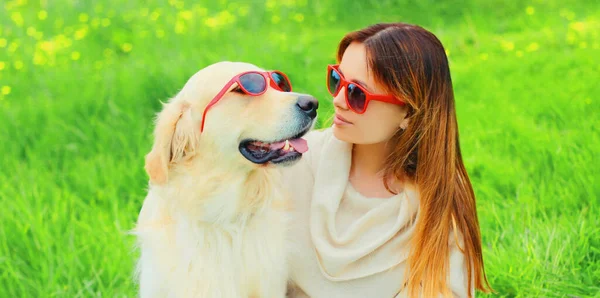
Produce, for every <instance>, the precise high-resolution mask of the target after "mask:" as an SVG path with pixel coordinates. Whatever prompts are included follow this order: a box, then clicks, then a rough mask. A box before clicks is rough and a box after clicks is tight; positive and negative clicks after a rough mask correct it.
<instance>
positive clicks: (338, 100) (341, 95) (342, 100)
mask: <svg viewBox="0 0 600 298" xmlns="http://www.w3.org/2000/svg"><path fill="white" fill-rule="evenodd" d="M333 105H334V106H335V107H337V108H339V109H342V110H347V109H348V105H347V104H346V87H342V88H341V89H340V91H339V92H338V94H337V95H336V96H335V97H334V98H333Z"/></svg>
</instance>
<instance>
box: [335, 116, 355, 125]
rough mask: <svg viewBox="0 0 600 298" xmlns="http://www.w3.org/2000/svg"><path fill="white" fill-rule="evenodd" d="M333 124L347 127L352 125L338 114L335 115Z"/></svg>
mask: <svg viewBox="0 0 600 298" xmlns="http://www.w3.org/2000/svg"><path fill="white" fill-rule="evenodd" d="M333 123H334V124H335V125H349V124H352V122H350V121H348V120H346V119H345V118H344V117H342V116H341V115H340V114H337V113H336V114H335V117H334V118H333Z"/></svg>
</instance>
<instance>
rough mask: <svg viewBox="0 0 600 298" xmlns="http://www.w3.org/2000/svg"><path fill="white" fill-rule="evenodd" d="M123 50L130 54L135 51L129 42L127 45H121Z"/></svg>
mask: <svg viewBox="0 0 600 298" xmlns="http://www.w3.org/2000/svg"><path fill="white" fill-rule="evenodd" d="M121 49H122V50H123V52H125V53H129V52H131V50H132V49H133V45H132V44H130V43H128V42H126V43H124V44H122V45H121Z"/></svg>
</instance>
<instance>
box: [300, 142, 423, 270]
mask: <svg viewBox="0 0 600 298" xmlns="http://www.w3.org/2000/svg"><path fill="white" fill-rule="evenodd" d="M351 161H352V144H349V143H346V142H343V141H340V140H338V139H336V138H335V136H332V137H331V138H328V139H327V140H326V141H325V143H324V144H323V148H322V150H321V155H320V160H319V162H318V163H317V164H318V168H317V169H316V174H315V185H314V191H313V198H312V203H311V210H310V232H311V237H312V241H313V244H314V246H315V250H316V254H317V260H318V262H319V267H320V269H321V272H322V273H323V275H324V276H325V277H326V278H327V279H329V280H332V281H347V280H352V279H358V278H362V277H366V276H370V275H373V274H376V273H379V272H382V271H385V270H388V269H392V268H393V267H395V266H396V265H398V264H400V263H402V262H403V261H405V260H406V259H407V257H408V253H409V249H410V248H409V241H410V238H411V236H412V234H413V231H414V220H413V219H415V216H416V214H417V210H418V208H419V201H418V194H417V192H416V191H414V190H412V189H406V188H405V189H404V191H403V192H401V193H400V194H398V195H396V196H393V197H391V198H389V199H386V201H384V202H383V203H381V204H379V205H378V206H376V207H374V208H372V209H371V210H370V211H368V212H367V213H366V214H364V215H362V216H361V217H360V218H359V219H357V220H356V221H355V222H353V223H352V224H351V225H350V226H348V227H347V228H346V229H345V230H344V232H343V233H340V232H339V231H337V229H336V214H337V211H338V209H339V207H340V203H341V200H342V197H343V196H344V195H345V194H347V193H346V190H347V188H348V186H349V185H348V184H349V181H348V178H349V173H350V164H351ZM356 195H359V194H358V193H356Z"/></svg>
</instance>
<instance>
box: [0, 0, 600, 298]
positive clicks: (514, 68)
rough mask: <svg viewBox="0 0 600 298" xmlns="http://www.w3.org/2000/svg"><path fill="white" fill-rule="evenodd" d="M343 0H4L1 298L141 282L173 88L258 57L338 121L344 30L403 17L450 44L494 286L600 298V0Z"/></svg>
mask: <svg viewBox="0 0 600 298" xmlns="http://www.w3.org/2000/svg"><path fill="white" fill-rule="evenodd" d="M90 2H91V1H90ZM204 2H206V3H204ZM344 2H345V1H341V0H339V1H306V0H304V1H302V0H298V1H293V0H280V1H273V0H268V1H266V2H263V1H258V0H254V1H243V2H242V1H240V2H236V3H233V2H232V1H222V0H218V1H194V2H192V1H189V2H186V3H183V2H179V1H173V0H171V1H169V3H166V1H165V3H163V1H151V2H149V3H148V2H144V1H140V0H132V1H116V0H106V1H102V3H99V4H87V3H88V2H87V1H65V0H57V1H25V0H21V1H3V2H2V4H0V5H1V6H0V140H1V142H0V152H1V153H2V155H1V157H0V206H1V208H0V297H100V296H102V297H125V296H127V297H131V296H134V295H135V293H136V289H135V284H134V283H133V280H132V278H131V275H132V268H133V263H134V259H135V257H136V255H137V253H136V252H135V251H134V250H133V249H132V245H133V238H132V237H131V236H128V235H127V231H128V230H129V229H131V228H132V226H133V223H134V221H135V219H136V217H137V214H138V210H139V208H140V206H141V203H142V200H143V198H144V196H145V191H146V185H147V182H146V181H147V176H146V174H145V172H144V170H143V156H144V154H146V153H147V152H148V151H149V149H150V146H151V142H152V139H151V130H152V119H153V116H154V113H155V112H157V111H158V109H159V108H160V105H159V101H160V100H166V99H167V98H168V97H169V96H172V95H174V94H175V93H176V92H177V91H178V90H179V88H181V87H182V86H183V84H184V83H185V81H186V80H187V78H188V77H189V76H191V75H192V74H193V73H194V72H196V71H197V70H199V69H200V68H202V67H204V66H206V65H207V64H209V63H213V62H216V61H219V60H240V61H248V62H252V63H254V64H257V65H259V66H261V67H264V68H272V69H280V70H282V71H284V72H286V73H288V74H289V76H290V78H291V80H292V83H293V84H294V87H295V89H296V90H298V91H300V92H308V93H312V94H314V95H315V96H317V97H318V98H319V100H320V101H321V104H322V108H321V109H320V124H321V125H323V123H325V122H324V120H325V119H328V116H329V114H330V112H331V104H330V102H329V101H330V96H329V95H328V93H327V91H326V89H325V86H324V77H325V66H326V64H328V63H331V62H333V61H334V60H333V58H334V54H335V50H336V46H337V42H338V41H339V40H340V38H341V37H342V36H343V35H344V33H346V32H348V31H350V30H354V29H359V28H361V27H363V26H366V25H368V24H371V23H375V22H389V21H404V22H409V23H416V24H420V25H422V26H424V27H425V28H427V29H429V30H431V31H432V32H434V33H435V34H436V35H437V36H438V37H439V38H440V39H441V40H442V42H443V43H444V45H445V46H446V47H447V49H448V51H449V58H450V63H451V71H452V76H453V81H454V88H455V93H456V102H457V107H458V119H459V125H460V134H461V145H462V147H463V153H464V158H465V162H466V166H467V169H468V171H469V173H470V176H471V178H472V181H473V184H474V187H475V192H476V195H477V198H478V201H477V206H478V212H479V218H480V222H481V231H482V235H483V245H484V260H485V265H486V269H487V274H488V277H489V279H490V282H491V284H492V286H493V288H494V289H495V290H496V294H494V295H490V296H498V297H600V219H599V218H600V186H599V185H600V180H599V177H600V171H599V170H598V168H599V166H600V161H599V160H598V156H600V133H599V132H600V129H598V127H599V126H600V117H599V116H600V98H599V97H598V94H600V83H599V82H600V59H599V58H598V57H600V2H597V1H570V2H569V4H565V3H564V1H558V0H552V1H541V0H534V1H531V2H522V1H499V0H493V1H483V0H482V1H474V0H469V1H468V2H466V3H465V2H461V1H444V2H443V3H438V2H436V1H408V0H401V1H391V0H378V1H371V0H369V1H350V2H351V3H344ZM194 3H203V4H194ZM40 11H45V12H46V13H44V12H40ZM188 11H189V12H188ZM209 25H213V27H211V26H209ZM40 32H41V33H40ZM178 32H179V33H178ZM481 296H484V295H481Z"/></svg>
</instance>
